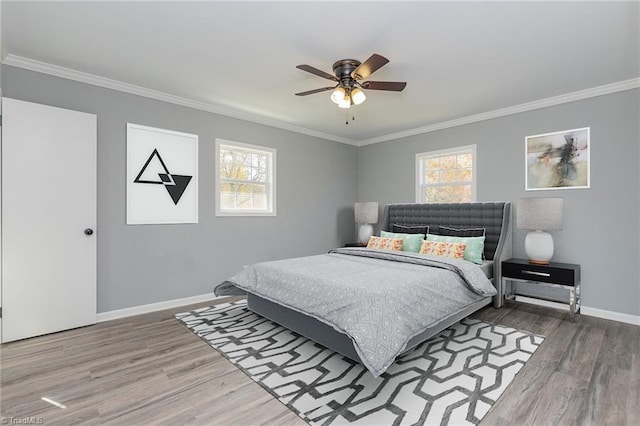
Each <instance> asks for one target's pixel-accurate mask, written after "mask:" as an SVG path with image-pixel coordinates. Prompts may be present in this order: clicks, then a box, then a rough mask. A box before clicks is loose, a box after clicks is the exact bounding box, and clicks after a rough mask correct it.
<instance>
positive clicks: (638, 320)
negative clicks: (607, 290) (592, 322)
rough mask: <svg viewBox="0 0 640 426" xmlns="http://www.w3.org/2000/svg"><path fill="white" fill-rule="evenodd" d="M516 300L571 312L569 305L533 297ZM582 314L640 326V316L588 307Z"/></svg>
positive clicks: (583, 308) (585, 307)
mask: <svg viewBox="0 0 640 426" xmlns="http://www.w3.org/2000/svg"><path fill="white" fill-rule="evenodd" d="M515 300H516V301H517V302H525V303H531V304H532V305H540V306H546V307H549V308H556V309H561V310H563V311H567V312H568V311H569V305H567V304H563V303H556V302H549V301H546V300H540V299H534V298H532V297H526V296H516V297H515ZM580 313H581V314H582V315H587V316H590V317H596V318H602V319H606V320H611V321H618V322H624V323H627V324H633V325H640V316H638V315H630V314H623V313H620V312H613V311H605V310H604V309H598V308H590V307H588V306H582V307H581V308H580Z"/></svg>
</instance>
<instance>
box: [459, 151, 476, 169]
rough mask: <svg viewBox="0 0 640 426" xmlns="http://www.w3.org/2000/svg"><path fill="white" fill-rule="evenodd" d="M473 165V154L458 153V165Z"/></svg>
mask: <svg viewBox="0 0 640 426" xmlns="http://www.w3.org/2000/svg"><path fill="white" fill-rule="evenodd" d="M472 165H473V158H472V155H471V154H461V155H458V167H471V166H472Z"/></svg>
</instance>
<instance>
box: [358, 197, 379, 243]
mask: <svg viewBox="0 0 640 426" xmlns="http://www.w3.org/2000/svg"><path fill="white" fill-rule="evenodd" d="M354 210H355V216H356V218H355V219H356V224H357V225H358V242H360V243H367V242H368V241H369V238H371V236H372V235H373V225H372V224H374V223H378V203H376V202H366V203H356V204H355V208H354Z"/></svg>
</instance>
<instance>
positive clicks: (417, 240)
mask: <svg viewBox="0 0 640 426" xmlns="http://www.w3.org/2000/svg"><path fill="white" fill-rule="evenodd" d="M380 236H381V237H386V238H402V250H403V251H412V252H414V253H418V252H419V251H420V246H422V241H424V234H399V233H395V232H387V231H380Z"/></svg>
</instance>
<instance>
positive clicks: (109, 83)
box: [2, 54, 358, 146]
mask: <svg viewBox="0 0 640 426" xmlns="http://www.w3.org/2000/svg"><path fill="white" fill-rule="evenodd" d="M2 64H4V65H10V66H12V67H17V68H23V69H26V70H29V71H35V72H39V73H43V74H48V75H52V76H54V77H60V78H64V79H67V80H73V81H78V82H80V83H86V84H91V85H93V86H98V87H103V88H106V89H111V90H117V91H119V92H125V93H129V94H132V95H137V96H142V97H145V98H150V99H155V100H158V101H163V102H168V103H171V104H175V105H180V106H184V107H188V108H193V109H197V110H200V111H206V112H212V113H214V114H219V115H223V116H225V117H231V118H237V119H239V120H244V121H249V122H252V123H258V124H263V125H265V126H270V127H275V128H278V129H282V130H288V131H291V132H295V133H301V134H304V135H307V136H313V137H317V138H321V139H325V140H330V141H334V142H340V143H344V144H347V145H354V146H357V144H358V142H357V141H355V140H353V139H348V138H343V137H340V136H336V135H332V134H330V133H324V132H319V131H316V130H312V129H307V128H305V127H300V126H295V125H291V124H288V123H283V122H281V121H277V120H273V119H270V118H267V117H264V116H261V115H258V114H252V113H249V112H246V111H240V110H236V109H231V108H225V107H222V106H220V105H215V104H211V103H208V102H201V101H195V100H192V99H188V98H183V97H180V96H176V95H171V94H169V93H165V92H161V91H159V90H153V89H148V88H146V87H142V86H137V85H135V84H129V83H124V82H122V81H118V80H112V79H109V78H105V77H100V76H98V75H94V74H89V73H85V72H82V71H76V70H74V69H71V68H65V67H60V66H57V65H52V64H49V63H46V62H42V61H37V60H35V59H29V58H25V57H22V56H17V55H11V54H9V55H7V56H6V57H5V59H4V60H3V61H2Z"/></svg>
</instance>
